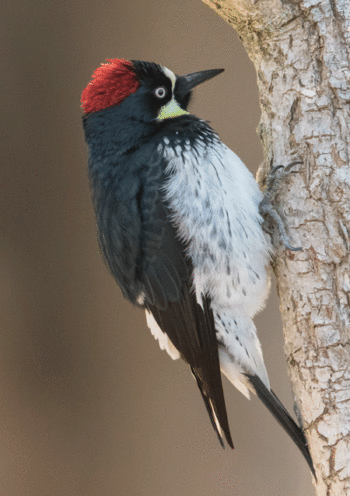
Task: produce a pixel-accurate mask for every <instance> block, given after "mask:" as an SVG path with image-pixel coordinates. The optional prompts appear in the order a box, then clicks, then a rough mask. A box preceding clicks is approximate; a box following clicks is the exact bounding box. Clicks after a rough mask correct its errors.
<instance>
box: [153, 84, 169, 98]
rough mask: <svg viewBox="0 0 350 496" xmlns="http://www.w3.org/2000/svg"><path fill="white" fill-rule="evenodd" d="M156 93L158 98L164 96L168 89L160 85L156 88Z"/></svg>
mask: <svg viewBox="0 0 350 496" xmlns="http://www.w3.org/2000/svg"><path fill="white" fill-rule="evenodd" d="M154 94H155V95H156V97H157V98H164V97H165V96H166V94H167V89H166V87H165V86H159V88H156V89H155V90H154Z"/></svg>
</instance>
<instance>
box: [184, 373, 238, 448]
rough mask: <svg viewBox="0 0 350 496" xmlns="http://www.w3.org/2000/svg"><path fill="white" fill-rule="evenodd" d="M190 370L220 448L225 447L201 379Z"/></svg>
mask: <svg viewBox="0 0 350 496" xmlns="http://www.w3.org/2000/svg"><path fill="white" fill-rule="evenodd" d="M191 371H192V374H193V376H194V378H195V379H196V381H197V385H198V387H199V390H200V392H201V395H202V398H203V401H204V404H205V408H206V409H207V412H208V415H209V418H210V422H211V425H212V426H213V429H214V431H215V432H216V435H217V436H218V439H219V443H220V444H221V446H222V448H224V449H225V444H224V440H223V438H222V435H221V432H220V430H219V428H218V426H217V423H216V421H215V417H214V412H213V406H212V404H211V403H210V400H209V398H208V395H207V394H206V392H205V389H204V387H203V384H202V382H201V379H200V377H199V376H198V374H197V373H196V370H195V369H193V368H191ZM231 443H232V441H231ZM230 446H231V448H233V444H231V445H230Z"/></svg>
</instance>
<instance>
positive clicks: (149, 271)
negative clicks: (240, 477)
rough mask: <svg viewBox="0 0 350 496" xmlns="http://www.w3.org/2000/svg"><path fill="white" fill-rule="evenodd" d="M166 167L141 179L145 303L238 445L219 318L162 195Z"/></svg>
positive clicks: (220, 428) (218, 426) (221, 427)
mask: <svg viewBox="0 0 350 496" xmlns="http://www.w3.org/2000/svg"><path fill="white" fill-rule="evenodd" d="M165 165H166V164H164V163H161V164H159V170H158V172H156V171H154V173H153V174H151V175H150V173H149V171H148V172H147V174H145V177H143V180H142V184H143V195H142V200H141V212H142V229H143V248H142V260H143V264H142V271H141V274H140V278H141V281H142V284H143V288H144V290H145V293H146V298H145V307H146V308H147V310H149V311H150V312H151V313H152V315H153V316H154V318H155V320H156V322H157V324H158V326H159V327H160V329H161V330H162V331H163V332H164V333H166V334H167V336H168V337H169V339H170V341H171V342H172V343H173V345H174V346H175V348H176V349H177V350H178V351H179V352H180V354H181V357H182V358H183V359H184V360H185V361H186V362H187V363H188V364H189V365H190V367H191V370H192V373H193V375H194V377H195V379H196V381H197V384H198V387H199V390H200V392H201V394H202V397H203V400H204V403H205V406H206V409H207V411H208V414H209V417H210V420H211V423H212V425H213V428H214V430H215V431H216V433H217V435H218V437H219V440H220V442H221V444H222V445H223V441H222V432H223V433H224V435H225V437H226V440H227V442H228V444H229V445H230V446H231V447H232V448H233V444H232V439H231V434H230V429H229V425H228V420H227V413H226V406H225V399H224V393H223V389H222V382H221V372H220V363H219V355H218V345H217V340H216V332H215V326H214V318H213V314H212V311H211V309H210V302H209V300H208V299H205V300H204V302H203V307H202V306H201V305H199V304H198V303H197V300H196V297H195V294H194V292H193V288H192V272H193V269H192V265H191V261H190V260H189V259H188V258H186V254H185V250H186V246H185V244H184V242H182V241H181V240H180V238H179V235H178V232H177V230H176V228H175V226H174V224H173V223H172V221H171V212H170V210H169V209H168V207H167V205H166V204H165V202H164V200H163V199H162V197H161V191H162V187H163V186H164V181H165V180H166V177H165V175H164V169H165ZM158 178H159V179H158ZM150 183H151V184H150Z"/></svg>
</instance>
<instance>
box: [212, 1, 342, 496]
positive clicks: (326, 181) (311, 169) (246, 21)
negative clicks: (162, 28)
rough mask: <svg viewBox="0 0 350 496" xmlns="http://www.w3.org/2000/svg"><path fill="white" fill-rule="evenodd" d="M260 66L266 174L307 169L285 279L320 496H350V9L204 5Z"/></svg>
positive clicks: (295, 186)
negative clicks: (277, 168) (290, 167)
mask: <svg viewBox="0 0 350 496" xmlns="http://www.w3.org/2000/svg"><path fill="white" fill-rule="evenodd" d="M203 2H204V3H206V4H208V5H209V6H210V7H211V8H213V9H215V10H216V11H217V13H218V14H219V15H221V16H222V17H223V18H224V19H225V20H226V21H227V22H229V23H230V24H231V25H232V26H233V27H234V28H235V29H236V31H237V32H238V34H239V36H240V38H241V40H242V42H243V44H244V45H245V47H246V49H247V52H248V54H249V56H250V58H251V59H252V61H253V62H254V64H255V68H256V71H257V77H258V86H259V92H260V104H261V112H262V115H261V122H260V125H259V133H260V136H261V140H262V144H263V148H264V155H265V166H264V168H263V169H260V171H259V173H258V176H259V179H260V180H262V179H263V177H264V176H265V174H266V170H267V169H268V168H269V167H270V166H271V165H277V164H288V163H289V162H292V161H294V160H298V159H300V160H302V161H303V164H302V165H301V166H299V169H298V172H297V173H296V174H291V175H290V177H289V178H288V179H287V180H286V181H285V184H284V186H283V187H282V188H281V192H280V194H279V196H278V206H279V210H280V213H281V214H282V215H283V216H284V218H285V220H286V222H287V225H288V226H289V234H290V236H291V239H292V244H293V245H294V246H301V247H302V248H303V250H302V251H301V252H294V253H292V252H289V251H288V250H285V249H283V248H280V249H279V251H278V256H277V259H276V264H275V273H276V277H277V285H278V291H279V297H280V307H281V312H282V318H283V322H284V335H285V354H286V358H287V363H288V368H289V374H290V378H291V382H292V388H293V393H294V397H295V401H296V405H297V408H298V409H299V411H300V415H301V418H302V422H303V426H304V428H305V431H306V435H307V437H308V440H309V445H310V451H311V455H312V457H313V460H314V464H315V468H316V473H317V478H318V483H317V484H315V487H316V492H317V495H318V496H321V495H322V496H333V495H337V496H340V495H350V434H349V433H350V359H349V350H350V340H349V337H350V326H349V322H350V311H349V303H350V264H349V247H350V239H349V233H350V169H349V152H350V136H349V135H350V133H349V131H350V116H349V113H350V112H349V102H350V67H349V59H350V2H349V0H301V1H298V0H296V1H293V0H284V1H283V2H282V1H279V0H255V1H254V0H234V1H231V0H220V1H213V0H203Z"/></svg>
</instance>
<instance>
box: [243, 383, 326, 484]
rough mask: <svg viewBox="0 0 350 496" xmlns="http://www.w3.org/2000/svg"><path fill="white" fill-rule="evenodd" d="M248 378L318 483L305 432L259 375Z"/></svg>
mask: <svg viewBox="0 0 350 496" xmlns="http://www.w3.org/2000/svg"><path fill="white" fill-rule="evenodd" d="M246 377H247V379H248V380H249V382H250V384H251V385H252V386H253V388H254V390H255V392H256V395H257V397H258V398H259V399H260V400H261V401H262V402H263V403H264V405H265V406H266V408H267V409H268V410H269V411H270V413H272V415H273V416H274V417H275V419H276V420H277V422H278V423H279V424H280V425H281V426H282V427H283V429H284V430H285V431H286V433H287V434H288V435H289V436H290V438H291V439H292V441H293V442H294V443H295V445H296V446H297V447H298V448H299V450H300V452H301V454H302V455H303V457H304V459H305V460H306V462H307V464H308V466H309V468H310V470H311V473H312V475H313V476H314V478H315V480H316V482H317V478H316V472H315V467H314V465H313V462H312V458H311V455H310V451H309V447H308V445H307V440H306V437H305V435H304V432H303V431H302V430H301V428H300V427H299V426H298V425H297V424H296V422H295V421H294V420H293V419H292V417H291V416H290V415H289V413H288V412H287V410H286V409H285V407H284V406H283V405H282V403H281V402H280V400H279V399H278V397H277V396H276V394H275V393H274V392H273V391H272V390H271V391H270V390H269V389H268V388H267V387H266V386H265V384H264V383H263V382H262V380H261V379H260V378H259V377H258V376H257V375H254V376H253V375H249V374H246Z"/></svg>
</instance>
